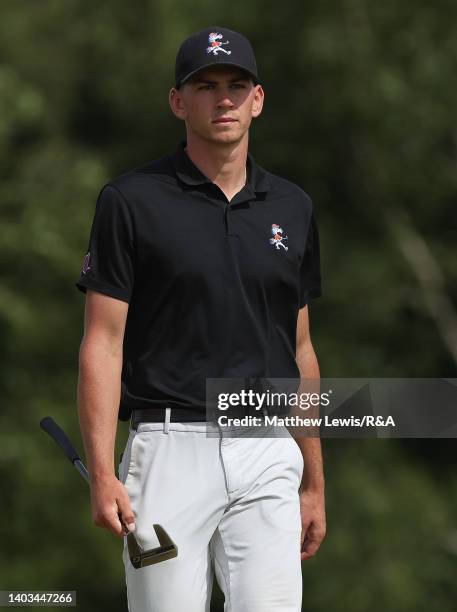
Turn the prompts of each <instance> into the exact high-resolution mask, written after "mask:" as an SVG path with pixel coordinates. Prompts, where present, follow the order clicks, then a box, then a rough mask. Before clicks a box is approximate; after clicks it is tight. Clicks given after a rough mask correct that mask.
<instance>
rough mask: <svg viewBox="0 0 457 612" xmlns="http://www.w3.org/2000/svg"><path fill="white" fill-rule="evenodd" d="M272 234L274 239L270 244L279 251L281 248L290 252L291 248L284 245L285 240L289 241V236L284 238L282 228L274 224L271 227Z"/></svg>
mask: <svg viewBox="0 0 457 612" xmlns="http://www.w3.org/2000/svg"><path fill="white" fill-rule="evenodd" d="M271 233H272V236H273V238H270V244H271V245H273V246H274V247H275V248H276V250H278V251H279V247H282V248H283V249H284V250H285V251H288V250H289V247H286V245H285V244H284V240H287V236H284V231H283V229H282V227H279V225H277V224H276V223H273V224H272V226H271Z"/></svg>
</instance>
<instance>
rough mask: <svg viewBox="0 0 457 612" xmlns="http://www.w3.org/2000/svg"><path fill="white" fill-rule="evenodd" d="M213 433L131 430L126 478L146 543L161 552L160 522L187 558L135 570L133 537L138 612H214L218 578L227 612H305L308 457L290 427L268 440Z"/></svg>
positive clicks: (153, 426)
mask: <svg viewBox="0 0 457 612" xmlns="http://www.w3.org/2000/svg"><path fill="white" fill-rule="evenodd" d="M212 431H213V432H214V433H215V434H216V437H208V435H207V425H206V423H168V422H166V423H165V424H164V423H140V424H139V425H138V429H137V430H136V431H135V430H133V429H132V428H131V427H130V431H129V437H128V440H127V444H126V447H125V450H124V454H123V457H122V461H121V463H120V465H119V479H120V480H121V482H123V483H124V484H125V486H126V488H127V491H128V493H129V497H130V500H131V504H132V510H133V512H134V514H135V517H136V532H135V533H136V538H137V540H138V542H139V544H141V546H143V548H154V547H156V546H158V545H159V542H158V540H157V538H156V535H155V532H154V529H153V523H158V524H160V525H162V527H164V529H165V530H166V531H167V532H168V534H169V535H170V537H171V538H172V540H173V541H174V542H175V543H176V545H177V547H178V557H176V558H175V559H169V560H167V561H163V562H161V563H158V564H155V565H151V566H148V567H144V568H140V569H135V568H134V567H133V566H132V564H131V563H130V559H129V556H128V551H127V543H126V538H124V549H123V561H124V566H125V576H126V585H127V599H128V608H129V612H208V611H209V610H210V599H211V590H212V582H213V576H214V575H215V576H216V579H217V581H218V584H219V586H220V588H221V590H222V592H223V593H224V596H225V605H224V611H225V612H299V611H300V610H301V599H302V576H301V561H300V533H301V520H300V507H299V496H298V487H299V484H300V481H301V477H302V472H303V458H302V455H301V451H300V449H299V447H298V445H297V443H296V442H295V440H294V439H293V438H292V437H291V435H290V434H289V432H288V431H287V429H286V428H284V429H282V430H279V428H274V429H273V428H268V430H264V432H265V435H266V436H270V437H261V438H257V437H256V438H252V437H227V434H226V433H225V432H224V431H222V430H221V429H220V428H219V427H218V426H213V429H212ZM271 436H276V437H275V438H272V437H271Z"/></svg>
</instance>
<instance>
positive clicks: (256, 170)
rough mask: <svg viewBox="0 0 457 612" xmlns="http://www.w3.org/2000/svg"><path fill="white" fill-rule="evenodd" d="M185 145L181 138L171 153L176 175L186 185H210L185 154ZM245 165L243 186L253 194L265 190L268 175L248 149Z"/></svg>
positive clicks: (267, 183)
mask: <svg viewBox="0 0 457 612" xmlns="http://www.w3.org/2000/svg"><path fill="white" fill-rule="evenodd" d="M186 145H187V141H186V140H181V141H180V143H179V145H178V147H177V149H176V151H175V152H174V153H173V154H172V155H171V162H172V164H173V167H174V169H175V172H176V175H177V177H178V178H179V179H180V180H181V181H182V182H183V183H185V184H187V185H192V186H197V185H205V184H207V185H208V184H210V185H212V184H213V182H212V181H211V180H210V179H209V178H208V177H207V176H205V174H203V172H202V171H201V170H200V169H199V168H198V167H197V166H196V165H195V164H194V162H193V161H192V160H191V159H190V157H189V156H188V155H187V152H186V151H185V150H184V147H185V146H186ZM246 166H247V168H246V170H247V182H246V185H245V187H247V188H248V190H249V191H251V192H252V194H253V195H254V194H255V193H265V192H267V191H268V190H269V189H270V181H269V179H268V176H267V174H266V172H265V170H263V168H261V167H260V166H258V165H257V163H256V161H255V159H254V157H253V156H252V155H251V153H249V151H248V154H247V160H246Z"/></svg>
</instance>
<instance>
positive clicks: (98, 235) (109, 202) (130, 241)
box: [75, 185, 135, 302]
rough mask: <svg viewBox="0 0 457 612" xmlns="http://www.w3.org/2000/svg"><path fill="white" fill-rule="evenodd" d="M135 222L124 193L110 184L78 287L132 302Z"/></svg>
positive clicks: (99, 207)
mask: <svg viewBox="0 0 457 612" xmlns="http://www.w3.org/2000/svg"><path fill="white" fill-rule="evenodd" d="M134 259H135V245H134V232H133V222H132V217H131V213H130V210H129V208H128V204H127V202H126V200H125V199H124V197H123V195H122V194H121V192H120V191H119V190H118V189H117V188H116V187H114V186H111V185H106V186H105V187H104V188H103V189H102V191H101V192H100V195H99V196H98V200H97V204H96V207H95V213H94V218H93V222H92V228H91V231H90V238H89V245H88V248H87V252H86V254H85V255H84V258H83V262H82V268H81V273H80V278H79V280H78V282H77V283H75V284H76V287H78V289H79V290H80V291H82V292H83V293H86V290H87V289H94V290H96V291H99V292H101V293H104V294H106V295H109V296H112V297H115V298H117V299H120V300H123V301H125V302H129V301H130V298H131V295H132V291H133V282H134Z"/></svg>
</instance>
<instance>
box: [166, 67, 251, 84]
mask: <svg viewBox="0 0 457 612" xmlns="http://www.w3.org/2000/svg"><path fill="white" fill-rule="evenodd" d="M211 66H234V67H235V68H239V69H240V70H242V71H243V72H246V74H248V75H249V76H250V77H251V78H252V79H253V80H254V83H255V84H256V85H258V84H259V79H258V77H256V75H255V74H253V73H252V72H251V71H250V70H248V69H247V68H245V67H244V66H241V65H240V64H237V63H236V62H226V61H224V62H211V63H210V64H206V65H205V66H201V67H200V68H196V69H195V70H193V71H192V72H189V74H186V76H185V77H184V78H183V79H181V81H180V82H179V84H178V83H177V84H176V87H177V88H178V87H181V85H184V83H186V82H187V81H188V80H189V79H190V78H191V77H193V76H194V74H197V72H200V71H201V70H205V68H209V67H211Z"/></svg>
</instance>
